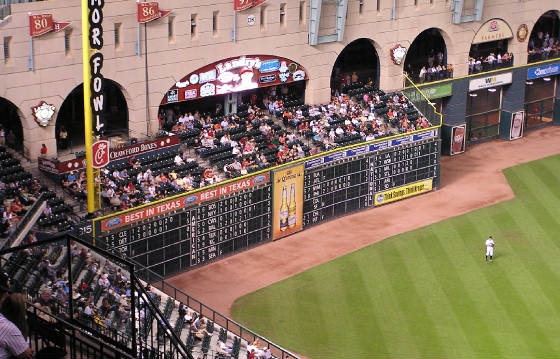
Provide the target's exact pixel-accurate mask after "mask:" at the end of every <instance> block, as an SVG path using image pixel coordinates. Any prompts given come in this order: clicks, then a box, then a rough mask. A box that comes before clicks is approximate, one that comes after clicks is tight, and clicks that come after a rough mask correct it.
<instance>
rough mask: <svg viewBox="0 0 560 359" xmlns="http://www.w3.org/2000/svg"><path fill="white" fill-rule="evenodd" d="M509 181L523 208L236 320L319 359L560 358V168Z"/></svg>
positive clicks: (342, 269)
mask: <svg viewBox="0 0 560 359" xmlns="http://www.w3.org/2000/svg"><path fill="white" fill-rule="evenodd" d="M504 173H505V175H506V177H507V179H508V181H509V184H510V185H511V187H512V188H513V190H514V192H515V195H516V198H515V199H513V200H510V201H506V202H502V203H500V204H497V205H493V206H490V207H486V208H483V209H480V210H476V211H473V212H470V213H468V214H465V215H462V216H458V217H455V218H451V219H448V220H445V221H442V222H439V223H436V224H433V225H430V226H427V227H423V228H420V229H417V230H414V231H411V232H407V233H404V234H401V235H397V236H394V237H391V238H389V239H386V240H383V241H381V242H378V243H375V244H373V245H371V246H368V247H366V248H363V249H361V250H359V251H356V252H354V253H351V254H349V255H346V256H343V257H341V258H338V259H336V260H333V261H331V262H329V263H325V264H323V265H320V266H317V267H315V268H312V269H310V270H308V271H305V272H303V273H300V274H298V275H296V276H293V277H291V278H288V279H286V280H283V281H281V282H278V283H275V284H273V285H271V286H269V287H266V288H263V289H261V290H258V291H256V292H254V293H251V294H248V295H246V296H244V297H241V298H239V299H237V300H236V302H235V303H234V305H233V308H232V312H233V317H234V318H235V320H238V321H240V322H241V323H244V324H246V325H247V326H248V327H249V328H252V329H253V330H255V331H256V332H257V333H261V334H262V335H264V336H265V337H267V338H269V339H271V340H272V341H274V342H276V343H277V344H279V345H281V346H283V347H285V348H287V349H289V350H291V351H294V352H296V353H299V354H301V355H304V356H306V357H309V358H312V359H319V358H373V357H378V358H404V357H406V358H444V357H450V358H471V357H484V358H489V357H492V358H495V357H504V358H511V357H519V358H528V357H533V358H535V357H544V356H551V355H559V354H560V340H558V338H559V337H560V260H559V258H560V238H559V234H560V156H553V157H549V158H545V159H542V160H539V161H535V162H531V163H527V164H524V165H521V166H517V167H512V168H509V169H506V170H505V171H504ZM473 196H476V193H473ZM488 234H493V235H494V239H495V241H496V253H495V254H496V256H495V261H494V263H487V262H485V261H484V251H485V248H484V240H485V239H486V238H487V237H488ZM302 255H303V254H302Z"/></svg>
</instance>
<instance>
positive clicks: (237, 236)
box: [93, 126, 441, 277]
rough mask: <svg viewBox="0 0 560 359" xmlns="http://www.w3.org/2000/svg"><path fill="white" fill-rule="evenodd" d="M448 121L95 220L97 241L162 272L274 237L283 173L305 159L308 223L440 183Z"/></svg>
mask: <svg viewBox="0 0 560 359" xmlns="http://www.w3.org/2000/svg"><path fill="white" fill-rule="evenodd" d="M439 128H440V126H436V127H431V128H429V129H426V130H422V131H416V132H414V133H408V134H402V135H397V136H393V137H388V138H384V139H380V140H374V141H370V142H366V143H360V144H357V145H353V146H347V147H344V148H340V149H336V150H332V151H329V152H326V153H321V154H318V155H315V156H312V157H309V158H304V159H301V160H299V161H294V162H291V163H288V164H286V165H282V166H277V167H274V168H272V169H267V170H263V171H259V172H255V173H251V174H249V175H246V176H243V177H239V178H235V179H232V180H228V181H225V182H220V183H218V184H215V185H212V186H209V187H204V188H201V189H198V190H196V191H191V192H188V193H183V194H180V195H176V196H173V197H170V198H167V199H165V200H161V201H157V202H153V203H150V204H146V205H143V206H139V207H135V208H132V209H129V210H127V211H122V212H118V213H115V214H112V215H109V216H104V217H100V218H97V219H94V220H93V232H94V233H93V238H94V240H95V242H94V243H95V244H96V245H97V246H99V247H101V248H103V249H107V250H109V251H110V252H112V253H115V254H118V255H122V256H125V257H126V258H128V259H131V260H133V261H136V262H138V263H140V264H141V265H143V266H145V267H147V268H149V269H151V270H153V271H155V272H156V273H158V274H160V275H162V276H164V277H165V276H169V275H171V274H174V273H177V272H180V271H185V270H188V269H190V268H193V267H197V266H200V265H203V264H206V263H209V262H211V261H214V260H216V259H220V258H223V257H225V256H228V255H231V254H234V253H237V252H239V251H242V250H245V249H248V248H251V247H253V246H256V245H259V244H261V243H264V242H268V241H272V240H273V221H276V220H278V218H277V214H275V213H273V208H274V206H273V205H274V203H273V192H274V184H275V181H274V179H275V173H277V172H279V171H283V170H285V169H289V168H290V167H295V166H301V165H302V164H303V165H304V166H303V168H304V170H303V177H304V178H303V191H301V192H302V193H301V194H300V195H301V203H302V204H303V211H301V212H302V214H301V218H299V219H298V220H299V221H302V222H303V229H305V228H307V227H309V226H312V225H316V224H319V223H321V222H324V221H327V220H329V219H332V218H336V217H339V216H342V215H345V214H348V213H351V212H354V211H357V210H362V209H366V208H372V207H375V206H378V205H382V204H385V203H389V202H392V201H394V200H398V199H402V198H406V197H409V196H411V195H416V194H420V193H424V192H428V191H430V190H432V189H434V188H438V187H439V176H440V173H439V171H440V157H441V140H440V131H439Z"/></svg>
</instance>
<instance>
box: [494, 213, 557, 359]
mask: <svg viewBox="0 0 560 359" xmlns="http://www.w3.org/2000/svg"><path fill="white" fill-rule="evenodd" d="M506 217H509V218H506ZM492 220H493V221H494V222H495V223H496V226H497V227H498V228H501V229H502V230H503V229H506V228H504V227H505V226H506V223H508V224H509V227H507V229H509V230H512V229H514V230H515V229H517V231H519V232H521V231H522V229H521V227H520V226H519V225H518V224H517V223H518V222H517V221H516V220H515V218H513V217H512V216H511V215H510V214H509V213H502V214H501V215H500V216H495V217H493V218H492ZM528 235H529V234H528V233H527V236H528ZM500 242H501V243H504V244H505V245H506V246H510V247H511V248H512V251H511V252H512V253H514V254H513V255H512V256H511V258H512V260H513V261H515V262H517V263H513V264H514V265H516V266H518V267H519V268H521V269H522V270H521V272H518V273H517V274H516V275H514V276H512V275H511V274H510V275H509V276H510V277H512V278H513V284H514V286H516V289H517V292H518V293H519V294H520V296H521V297H522V298H523V301H524V303H531V302H532V301H533V298H535V297H537V298H538V297H540V298H541V299H540V300H539V305H538V306H529V311H530V313H531V314H532V315H531V318H534V319H535V320H534V321H533V325H536V327H537V329H538V330H537V331H536V332H535V334H536V335H538V334H537V332H538V331H540V332H541V333H542V332H543V331H544V330H548V329H549V328H553V327H558V323H557V320H556V319H555V316H558V315H560V296H559V295H560V293H559V291H558V290H554V289H555V288H556V287H557V283H558V279H559V278H558V276H557V275H556V274H555V273H554V272H552V271H551V270H550V268H549V267H548V265H547V263H546V262H545V261H543V260H542V257H541V255H540V254H539V251H537V250H536V249H534V248H533V247H532V246H531V245H527V244H526V243H523V242H522V241H520V240H513V241H512V240H507V239H506V240H502V241H500ZM521 252H524V254H525V255H527V256H529V258H531V259H532V260H533V261H532V262H526V261H522V260H521V258H520V257H519V256H518V254H517V253H521ZM498 253H499V252H497V253H496V254H498ZM497 258H499V256H498V257H497ZM520 283H522V286H521V285H520ZM551 312H554V313H555V315H553V316H551V315H550V313H551ZM528 329H530V328H528ZM531 331H532V332H534V331H533V330H531ZM543 337H544V338H546V336H543ZM549 344H550V345H552V346H556V347H557V345H554V343H549ZM556 349H557V348H556Z"/></svg>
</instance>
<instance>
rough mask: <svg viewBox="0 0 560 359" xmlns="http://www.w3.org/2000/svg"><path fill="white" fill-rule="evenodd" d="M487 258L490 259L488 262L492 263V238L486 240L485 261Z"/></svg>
mask: <svg viewBox="0 0 560 359" xmlns="http://www.w3.org/2000/svg"><path fill="white" fill-rule="evenodd" d="M488 257H490V262H492V259H493V257H494V239H492V236H490V237H488V239H487V240H486V261H488Z"/></svg>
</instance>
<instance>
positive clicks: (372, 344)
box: [333, 256, 388, 358]
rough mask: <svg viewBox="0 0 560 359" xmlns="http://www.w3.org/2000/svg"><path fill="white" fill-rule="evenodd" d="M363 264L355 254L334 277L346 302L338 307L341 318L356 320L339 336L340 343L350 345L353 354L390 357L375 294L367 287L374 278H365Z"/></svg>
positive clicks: (348, 346) (363, 356)
mask: <svg viewBox="0 0 560 359" xmlns="http://www.w3.org/2000/svg"><path fill="white" fill-rule="evenodd" d="M363 265H364V263H361V260H360V258H359V257H358V256H353V257H352V258H349V260H348V261H346V265H345V266H344V267H342V266H341V267H342V268H339V269H340V270H338V271H337V274H338V275H337V277H338V278H336V279H335V278H333V280H338V283H339V286H340V288H341V293H340V294H341V296H342V297H343V299H344V303H342V304H343V305H342V306H340V307H339V310H340V311H341V312H342V313H344V315H343V318H342V319H341V320H342V321H351V322H352V323H353V324H352V325H350V326H349V329H350V330H349V331H348V332H347V333H346V335H343V336H339V339H338V345H341V346H342V345H344V346H345V347H346V348H348V350H349V351H348V353H349V354H351V355H352V357H359V358H367V357H370V356H371V353H376V355H379V356H381V357H388V351H387V348H386V347H385V340H384V338H383V332H382V331H381V325H380V324H381V323H380V321H379V319H378V317H377V315H376V313H375V309H374V308H373V306H372V302H373V297H372V295H371V294H370V291H369V290H368V288H370V287H371V283H370V281H371V279H372V278H367V279H366V275H364V273H363V271H362V269H361V268H362V267H363ZM335 327H336V326H335ZM364 334H366V335H364ZM368 334H369V335H368Z"/></svg>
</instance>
